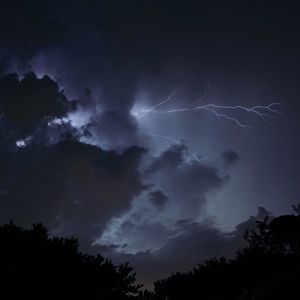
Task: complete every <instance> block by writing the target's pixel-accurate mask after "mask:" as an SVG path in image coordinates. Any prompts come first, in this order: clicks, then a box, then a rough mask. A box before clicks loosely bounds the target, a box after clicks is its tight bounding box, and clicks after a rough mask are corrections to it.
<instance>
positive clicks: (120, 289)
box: [0, 207, 300, 300]
mask: <svg viewBox="0 0 300 300" xmlns="http://www.w3.org/2000/svg"><path fill="white" fill-rule="evenodd" d="M295 208H296V209H295V213H296V215H285V216H279V217H277V218H275V219H273V220H270V219H269V218H265V219H264V220H263V221H259V222H257V230H252V231H246V233H245V235H244V238H245V240H246V241H247V243H248V245H247V246H246V247H244V248H242V249H240V250H238V251H237V253H236V257H235V258H234V259H227V258H225V257H221V258H218V259H217V258H212V259H210V260H207V261H205V262H204V263H202V264H200V265H198V266H197V267H195V268H194V269H192V270H191V271H189V272H186V273H179V272H178V273H175V274H172V275H171V276H169V277H168V278H165V279H161V280H158V281H156V282H154V290H153V291H152V292H151V291H148V290H141V287H142V286H141V285H138V284H136V282H135V274H134V273H132V268H131V267H129V265H128V264H122V265H119V266H115V265H113V264H112V262H111V261H108V260H105V259H104V258H103V257H102V256H101V255H96V256H94V255H89V254H83V253H80V252H79V251H78V242H77V240H76V239H74V238H58V237H49V234H48V231H47V229H46V228H45V227H44V226H42V225H41V224H37V225H34V226H33V228H32V229H22V228H20V227H18V226H15V225H14V224H13V223H10V224H7V225H4V226H2V227H0V267H1V269H0V270H1V271H0V274H1V275H0V276H1V277H0V293H1V294H0V296H1V298H3V299H15V298H21V297H22V298H24V297H28V298H31V299H44V298H65V299H72V298H79V299H107V300H110V299H116V300H118V299H120V300H127V299H140V300H179V299H180V300H183V299H205V300H210V299H211V300H218V299H232V300H250V299H251V300H262V299H264V300H269V299H298V298H299V291H298V290H297V286H298V284H299V279H300V246H299V245H300V234H299V228H300V225H299V224H300V216H299V213H298V208H299V207H295Z"/></svg>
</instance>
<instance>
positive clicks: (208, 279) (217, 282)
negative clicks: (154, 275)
mask: <svg viewBox="0 0 300 300" xmlns="http://www.w3.org/2000/svg"><path fill="white" fill-rule="evenodd" d="M293 208H294V211H295V213H296V214H299V206H297V207H293ZM244 238H245V240H246V241H247V243H248V245H247V246H246V247H244V248H242V249H240V250H238V251H237V253H236V257H235V258H234V259H226V258H224V257H222V258H219V259H217V258H213V259H210V260H207V261H205V262H204V263H202V264H200V265H198V266H197V267H196V268H194V269H193V270H191V271H190V272H186V273H175V274H172V275H171V276H169V277H168V278H165V279H162V280H158V281H156V282H155V283H154V291H153V293H150V292H147V293H144V295H141V299H144V300H149V299H151V300H166V299H168V300H177V299H178V300H179V299H180V300H183V299H205V300H210V299H211V300H216V299H231V300H234V299H236V300H248V299H249V300H250V299H251V300H261V299H266V300H268V299H299V297H300V296H299V291H298V290H297V286H298V284H299V281H300V217H299V216H296V215H287V216H279V217H277V218H275V219H273V220H270V219H269V218H265V219H264V220H263V221H260V222H257V230H252V231H246V233H245V235H244Z"/></svg>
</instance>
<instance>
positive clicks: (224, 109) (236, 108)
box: [134, 89, 282, 130]
mask: <svg viewBox="0 0 300 300" xmlns="http://www.w3.org/2000/svg"><path fill="white" fill-rule="evenodd" d="M177 93H178V91H175V92H174V93H172V94H171V95H170V96H169V97H168V98H167V99H165V100H163V101H161V102H159V103H157V104H155V105H153V106H151V107H149V108H146V109H142V110H140V112H135V114H134V116H135V118H136V120H138V121H140V120H141V119H143V118H145V117H147V116H148V115H149V114H151V115H152V116H155V117H158V116H159V115H163V114H174V113H183V112H195V111H199V110H202V111H203V110H205V111H209V112H211V113H212V114H214V115H215V116H216V117H217V118H218V119H225V120H228V121H232V122H234V123H235V124H236V125H237V126H238V127H240V128H243V129H245V130H247V129H250V128H251V126H249V125H247V124H244V123H242V121H240V119H239V118H238V117H234V116H233V115H232V114H230V113H228V112H238V113H240V112H246V113H249V114H255V115H256V116H258V117H259V118H261V119H263V120H264V121H266V118H267V117H272V116H273V115H274V114H276V115H280V114H282V113H281V112H280V111H279V110H278V109H277V108H276V107H277V106H278V105H280V104H281V103H279V102H273V103H270V104H268V105H266V106H264V105H255V106H251V107H247V106H242V105H216V104H212V103H209V104H206V105H201V106H194V105H195V104H196V103H197V102H200V101H202V100H203V99H204V98H205V97H206V96H207V89H206V90H205V93H204V95H203V96H202V97H201V98H200V99H198V100H197V101H195V102H194V103H193V104H192V105H191V106H189V107H179V108H174V109H166V110H160V109H158V108H159V107H160V106H162V105H163V104H165V103H167V102H169V101H171V100H172V99H173V98H174V96H175V95H176V94H177Z"/></svg>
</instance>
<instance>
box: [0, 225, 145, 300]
mask: <svg viewBox="0 0 300 300" xmlns="http://www.w3.org/2000/svg"><path fill="white" fill-rule="evenodd" d="M0 274H1V275H0V276H1V278H0V280H1V281H0V285H1V286H0V299H121V300H122V299H132V297H133V296H134V295H137V293H138V291H139V289H140V287H141V286H140V285H137V284H136V283H135V274H134V273H132V268H130V267H129V266H128V264H123V265H119V266H115V265H113V264H112V263H111V262H110V261H108V260H105V259H104V258H103V257H102V256H101V255H95V256H94V255H89V254H82V253H81V252H79V251H78V243H77V240H76V239H74V238H58V237H54V238H50V237H49V234H48V231H47V229H46V228H45V227H44V226H43V225H41V224H37V225H34V226H33V228H32V229H27V230H26V229H22V228H21V227H18V226H15V225H14V224H13V223H10V224H7V225H4V226H2V227H0Z"/></svg>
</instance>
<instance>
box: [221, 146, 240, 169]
mask: <svg viewBox="0 0 300 300" xmlns="http://www.w3.org/2000/svg"><path fill="white" fill-rule="evenodd" d="M222 158H223V160H224V167H225V168H226V167H229V166H231V165H232V164H234V163H236V162H237V161H238V160H239V155H238V154H237V153H236V152H235V151H233V150H226V151H224V152H223V153H222Z"/></svg>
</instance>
